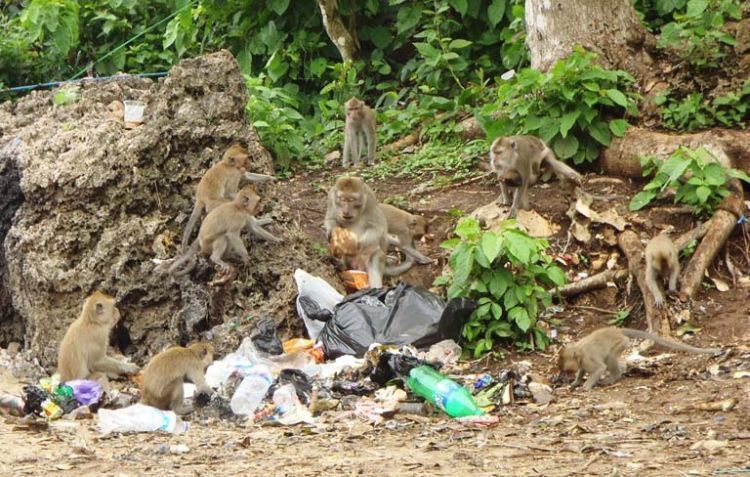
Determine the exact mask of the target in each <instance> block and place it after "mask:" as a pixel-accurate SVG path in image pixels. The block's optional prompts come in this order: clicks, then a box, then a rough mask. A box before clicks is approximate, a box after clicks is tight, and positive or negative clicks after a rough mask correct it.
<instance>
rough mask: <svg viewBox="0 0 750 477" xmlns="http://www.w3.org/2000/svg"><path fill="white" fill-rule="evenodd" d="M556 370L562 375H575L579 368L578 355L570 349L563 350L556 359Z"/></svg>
mask: <svg viewBox="0 0 750 477" xmlns="http://www.w3.org/2000/svg"><path fill="white" fill-rule="evenodd" d="M557 368H558V369H559V370H560V371H561V372H563V373H575V372H576V371H578V369H579V368H580V363H579V359H578V353H577V352H576V350H573V349H570V348H563V349H562V351H560V354H559V355H558V357H557Z"/></svg>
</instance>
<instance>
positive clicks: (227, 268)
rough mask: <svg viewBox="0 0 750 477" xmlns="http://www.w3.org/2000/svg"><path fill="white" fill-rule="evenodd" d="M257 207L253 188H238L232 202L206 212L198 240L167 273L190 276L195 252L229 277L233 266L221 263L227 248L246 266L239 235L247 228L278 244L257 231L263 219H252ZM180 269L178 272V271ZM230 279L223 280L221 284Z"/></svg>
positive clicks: (261, 231) (279, 240) (246, 258)
mask: <svg viewBox="0 0 750 477" xmlns="http://www.w3.org/2000/svg"><path fill="white" fill-rule="evenodd" d="M259 205H260V197H259V196H258V194H256V193H255V189H254V188H253V186H251V185H248V186H245V187H243V188H242V190H240V191H239V192H238V193H237V195H236V196H235V198H234V200H232V202H227V203H226V204H222V205H220V206H218V207H217V208H215V209H213V210H212V211H211V212H209V213H208V215H207V216H206V218H205V219H204V220H203V223H202V224H201V228H200V230H199V231H198V238H197V239H195V241H194V242H193V244H192V245H191V246H190V247H189V248H188V249H187V251H185V253H184V254H183V255H182V256H181V257H179V258H178V259H177V260H175V261H174V262H173V263H172V264H171V265H170V267H169V273H170V274H171V275H173V276H176V277H179V276H183V275H186V274H188V273H190V271H191V270H192V269H193V268H194V267H195V264H196V262H197V256H198V254H199V253H201V254H203V255H205V256H210V259H211V261H212V262H213V263H215V264H216V265H218V266H219V268H220V269H221V270H222V271H224V272H225V273H226V274H227V276H228V277H229V276H230V275H231V274H232V273H233V272H234V267H232V266H231V265H229V264H228V263H227V262H225V261H224V260H223V257H224V253H225V252H226V250H227V248H231V250H232V251H233V252H235V253H236V254H237V255H239V257H240V258H241V259H242V262H243V263H245V264H247V263H249V261H250V256H249V255H248V253H247V249H246V248H245V244H244V243H243V242H242V239H241V237H240V233H241V232H242V230H243V229H244V228H245V227H250V229H251V232H253V233H254V234H255V235H258V236H260V237H261V238H263V239H265V240H268V241H270V242H274V243H279V242H281V241H282V240H281V239H278V238H276V237H275V236H273V235H272V234H271V233H269V232H268V231H266V230H264V229H263V228H261V227H260V226H261V225H265V224H266V223H268V222H267V220H256V219H255V213H257V211H258V209H259ZM181 268H182V269H181ZM229 280H231V277H229V278H226V279H224V280H223V282H226V281H229Z"/></svg>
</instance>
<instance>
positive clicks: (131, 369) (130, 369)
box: [124, 363, 141, 374]
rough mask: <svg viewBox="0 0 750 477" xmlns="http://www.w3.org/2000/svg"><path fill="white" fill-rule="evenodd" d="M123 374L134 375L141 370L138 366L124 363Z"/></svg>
mask: <svg viewBox="0 0 750 477" xmlns="http://www.w3.org/2000/svg"><path fill="white" fill-rule="evenodd" d="M124 369H125V374H136V373H138V371H140V370H141V368H139V367H138V366H136V365H134V364H130V363H126V364H125V366H124Z"/></svg>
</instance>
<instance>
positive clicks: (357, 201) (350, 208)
mask: <svg viewBox="0 0 750 477" xmlns="http://www.w3.org/2000/svg"><path fill="white" fill-rule="evenodd" d="M336 205H338V209H339V213H338V220H339V222H340V223H342V224H344V225H346V224H351V223H352V222H354V221H355V220H356V219H357V217H358V216H359V213H360V211H361V210H362V207H363V206H364V200H363V197H362V196H361V195H360V194H358V193H353V192H348V193H347V192H339V193H338V194H337V195H336Z"/></svg>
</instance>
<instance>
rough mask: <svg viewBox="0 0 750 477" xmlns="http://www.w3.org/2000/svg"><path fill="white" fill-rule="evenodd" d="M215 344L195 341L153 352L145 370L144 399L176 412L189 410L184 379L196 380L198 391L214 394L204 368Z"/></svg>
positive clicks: (148, 403) (211, 355)
mask: <svg viewBox="0 0 750 477" xmlns="http://www.w3.org/2000/svg"><path fill="white" fill-rule="evenodd" d="M213 351H214V349H213V346H211V345H210V344H208V343H195V344H192V345H190V346H188V347H187V348H183V347H182V346H175V347H172V348H169V349H166V350H164V351H162V352H161V353H159V354H157V355H156V356H154V357H153V358H152V359H151V361H149V363H148V365H147V366H146V367H145V368H144V370H143V376H142V378H141V403H142V404H145V405H147V406H153V407H155V408H158V409H162V410H164V411H169V410H172V411H174V412H176V413H177V414H185V413H187V412H190V409H189V408H186V407H185V406H184V405H183V400H184V391H183V386H182V384H183V382H184V381H185V380H186V379H187V380H189V381H190V382H192V383H193V384H195V392H196V394H203V393H206V394H209V395H210V394H212V393H213V389H211V387H210V386H209V385H208V384H207V383H206V378H205V372H206V367H208V366H209V365H210V364H211V363H212V362H213Z"/></svg>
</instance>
